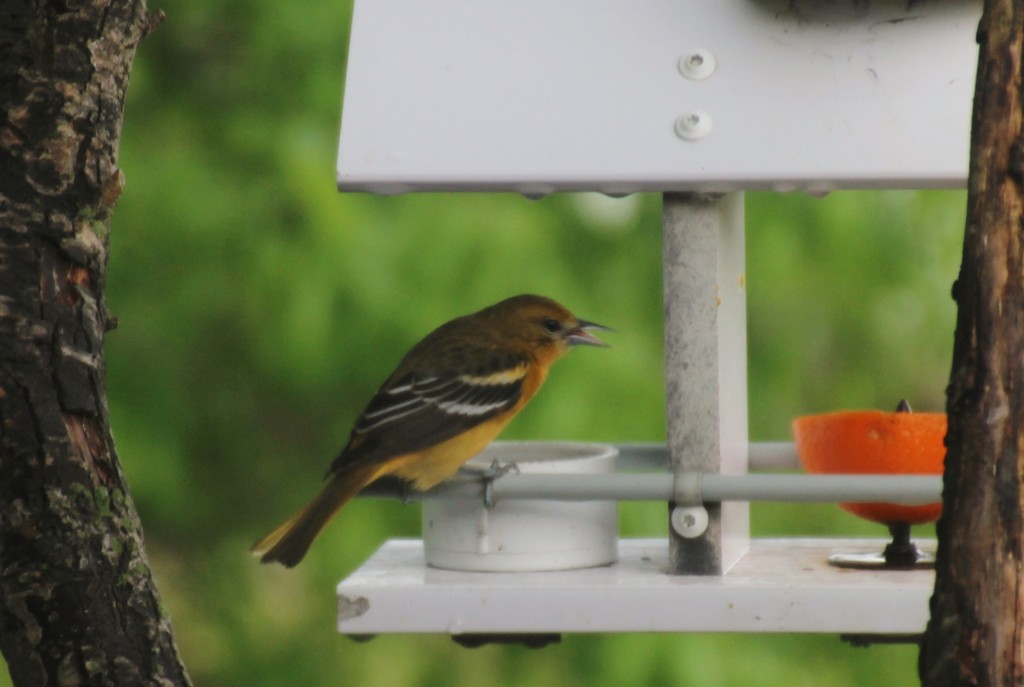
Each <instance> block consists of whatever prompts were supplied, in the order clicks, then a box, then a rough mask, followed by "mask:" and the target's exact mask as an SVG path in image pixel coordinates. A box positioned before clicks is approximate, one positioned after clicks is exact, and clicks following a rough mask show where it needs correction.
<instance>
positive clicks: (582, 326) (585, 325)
mask: <svg viewBox="0 0 1024 687" xmlns="http://www.w3.org/2000/svg"><path fill="white" fill-rule="evenodd" d="M588 329H600V330H602V331H606V332H608V331H612V328H611V327H605V326H604V325H601V324H597V323H596V322H587V321H586V320H579V322H578V324H577V325H576V328H575V329H571V330H569V336H568V337H566V342H567V343H568V344H569V345H570V346H578V345H584V346H601V347H602V348H610V346H608V344H606V343H605V342H604V341H601V339H599V338H597V337H596V336H594V335H593V334H591V333H590V332H588V331H587V330H588Z"/></svg>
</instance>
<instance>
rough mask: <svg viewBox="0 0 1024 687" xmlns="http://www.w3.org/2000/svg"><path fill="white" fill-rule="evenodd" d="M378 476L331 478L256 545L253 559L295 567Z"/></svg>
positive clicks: (369, 473)
mask: <svg viewBox="0 0 1024 687" xmlns="http://www.w3.org/2000/svg"><path fill="white" fill-rule="evenodd" d="M377 472H378V470H376V469H364V470H355V471H351V472H342V473H338V474H335V475H332V476H331V479H330V481H329V482H328V483H327V484H325V485H324V488H323V489H321V490H320V493H319V494H317V495H316V497H315V498H314V499H313V500H312V501H310V502H309V503H308V504H306V507H305V508H303V509H302V510H300V511H299V512H298V513H296V514H295V515H293V516H292V517H291V518H289V519H288V520H286V521H285V522H284V523H282V524H281V526H279V527H278V528H277V529H275V530H274V531H273V532H271V533H270V534H268V535H267V536H265V537H263V538H262V539H260V540H259V541H258V542H256V543H255V544H253V546H252V549H250V550H251V551H252V553H253V555H255V556H259V557H260V561H261V562H263V563H272V562H275V561H276V562H278V563H280V564H281V565H284V566H285V567H288V568H293V567H295V566H296V565H297V564H298V562H299V561H301V560H302V558H303V557H304V556H305V555H306V552H307V551H308V550H309V547H310V545H312V544H313V540H314V539H316V537H317V535H319V534H320V531H321V530H322V529H323V528H324V525H326V524H327V521H328V520H330V519H331V516H333V515H334V514H335V513H337V512H338V509H340V508H341V507H342V506H344V505H345V503H347V502H348V500H349V499H351V498H352V497H353V496H355V495H356V494H357V493H359V490H360V489H362V488H363V487H365V486H366V485H367V484H369V483H370V482H372V481H373V480H374V479H375V478H376V477H377V474H376V473H377Z"/></svg>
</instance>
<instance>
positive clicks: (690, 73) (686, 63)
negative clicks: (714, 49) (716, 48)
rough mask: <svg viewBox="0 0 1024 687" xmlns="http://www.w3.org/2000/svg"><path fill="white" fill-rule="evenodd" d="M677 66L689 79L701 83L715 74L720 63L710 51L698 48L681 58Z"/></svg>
mask: <svg viewBox="0 0 1024 687" xmlns="http://www.w3.org/2000/svg"><path fill="white" fill-rule="evenodd" d="M676 66H678V67H679V73H680V74H682V75H683V76H685V77H686V78H687V79H691V80H693V81H700V80H702V79H706V78H708V77H709V76H711V75H712V74H714V73H715V67H716V66H718V62H717V61H716V60H715V56H714V55H712V54H711V51H710V50H705V49H704V48H696V49H694V50H691V51H689V52H688V53H686V54H684V55H683V56H682V57H680V58H679V62H678V63H677V65H676Z"/></svg>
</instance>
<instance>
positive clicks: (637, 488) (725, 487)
mask: <svg viewBox="0 0 1024 687" xmlns="http://www.w3.org/2000/svg"><path fill="white" fill-rule="evenodd" d="M685 477H686V478H685V479H680V480H679V481H678V482H677V481H676V480H675V479H674V477H673V475H671V474H663V473H657V474H651V473H645V474H631V473H609V474H597V475H595V474H584V475H567V474H546V475H537V474H533V475H522V474H519V475H516V474H510V475H505V476H502V477H498V478H496V479H494V480H493V482H492V486H491V489H492V497H493V499H494V500H495V501H500V500H502V499H549V500H557V501H605V500H607V501H676V502H678V503H694V504H696V503H709V502H710V503H716V502H722V501H777V502H793V503H835V502H838V501H847V502H860V503H877V502H884V503H900V504H906V505H918V504H925V503H935V502H937V501H941V500H942V477H941V476H939V475H756V474H755V475H717V474H704V475H701V474H694V473H690V474H688V475H686V476H685ZM485 484H486V481H485V480H484V479H482V478H479V479H478V478H474V477H468V478H464V479H463V478H456V479H455V480H452V481H450V482H446V483H443V484H440V485H438V486H436V487H434V488H433V489H431V490H430V491H427V492H422V493H421V492H416V491H413V490H411V489H408V488H406V487H404V486H403V485H402V484H401V483H400V482H398V481H397V480H391V479H384V480H380V481H378V482H377V483H375V484H373V485H371V486H370V487H368V488H367V489H364V490H363V492H362V493H363V495H364V496H377V497H385V498H387V497H390V498H399V499H404V500H420V499H431V498H483V496H484V489H485Z"/></svg>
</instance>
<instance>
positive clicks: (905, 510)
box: [793, 410, 946, 525]
mask: <svg viewBox="0 0 1024 687" xmlns="http://www.w3.org/2000/svg"><path fill="white" fill-rule="evenodd" d="M793 435H794V437H795V438H796V448H797V453H799V454H800V461H801V462H802V463H803V465H804V469H805V470H807V472H810V473H817V474H841V475H842V474H924V475H941V474H942V470H943V465H944V463H945V459H946V446H945V443H944V440H945V436H946V415H945V414H944V413H886V412H882V411H880V410H843V411H839V412H836V413H825V414H823V415H806V416H804V417H798V418H797V419H796V420H794V421H793ZM839 507H840V508H842V509H843V510H846V511H848V512H850V513H853V514H854V515H858V516H860V517H862V518H865V519H867V520H872V521H874V522H879V523H883V524H886V525H889V524H896V523H906V524H909V525H917V524H920V523H924V522H932V521H933V520H937V519H938V518H939V515H940V514H941V513H942V504H941V503H930V504H927V505H923V506H901V505H898V504H894V503H840V504H839Z"/></svg>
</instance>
